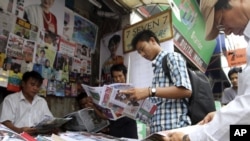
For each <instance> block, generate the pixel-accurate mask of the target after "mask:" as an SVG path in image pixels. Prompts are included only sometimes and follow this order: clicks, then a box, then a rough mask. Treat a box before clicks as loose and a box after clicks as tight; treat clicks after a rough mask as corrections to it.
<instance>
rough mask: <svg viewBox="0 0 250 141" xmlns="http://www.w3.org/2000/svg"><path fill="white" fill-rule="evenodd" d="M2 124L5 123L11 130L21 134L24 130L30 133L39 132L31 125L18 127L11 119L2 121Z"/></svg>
mask: <svg viewBox="0 0 250 141" xmlns="http://www.w3.org/2000/svg"><path fill="white" fill-rule="evenodd" d="M2 124H3V125H5V126H6V127H8V128H10V129H11V130H13V131H15V132H17V133H18V134H20V133H22V132H26V133H28V134H35V133H36V132H37V130H36V129H35V128H31V127H21V128H18V127H16V126H14V124H13V123H12V122H11V121H9V120H6V121H4V122H2Z"/></svg>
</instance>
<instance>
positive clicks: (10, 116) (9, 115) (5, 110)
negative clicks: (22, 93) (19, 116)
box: [0, 96, 15, 122]
mask: <svg viewBox="0 0 250 141" xmlns="http://www.w3.org/2000/svg"><path fill="white" fill-rule="evenodd" d="M14 115H15V114H14V107H13V105H12V104H11V99H10V98H9V97H8V96H7V97H6V98H5V99H4V101H3V102H2V104H1V115H0V122H4V121H6V120H9V121H11V122H13V121H14V119H15V116H14Z"/></svg>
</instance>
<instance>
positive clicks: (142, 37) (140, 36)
mask: <svg viewBox="0 0 250 141" xmlns="http://www.w3.org/2000/svg"><path fill="white" fill-rule="evenodd" d="M151 37H153V38H154V39H155V41H156V42H157V43H158V44H159V45H160V41H159V39H158V38H157V36H156V35H155V33H154V32H153V31H151V30H142V31H140V32H138V33H137V34H136V35H135V37H134V38H133V40H132V42H131V45H132V47H133V49H136V44H137V43H138V42H139V41H147V42H148V41H149V40H150V38H151Z"/></svg>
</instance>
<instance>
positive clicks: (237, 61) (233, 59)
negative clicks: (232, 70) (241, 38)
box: [227, 48, 247, 67]
mask: <svg viewBox="0 0 250 141" xmlns="http://www.w3.org/2000/svg"><path fill="white" fill-rule="evenodd" d="M227 62H228V66H229V67H234V66H241V65H244V64H246V63H247V58H246V48H240V49H236V50H231V51H227Z"/></svg>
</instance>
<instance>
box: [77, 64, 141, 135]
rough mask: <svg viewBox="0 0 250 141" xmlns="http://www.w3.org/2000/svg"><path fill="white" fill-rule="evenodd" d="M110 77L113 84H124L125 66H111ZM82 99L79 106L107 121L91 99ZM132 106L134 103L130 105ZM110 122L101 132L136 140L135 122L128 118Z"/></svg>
mask: <svg viewBox="0 0 250 141" xmlns="http://www.w3.org/2000/svg"><path fill="white" fill-rule="evenodd" d="M110 72H111V77H112V79H113V82H115V83H126V74H127V68H126V66H124V65H122V64H117V65H113V66H112V67H111V68H110ZM82 97H84V98H80V97H79V98H78V100H79V101H78V103H79V105H80V106H81V107H82V108H84V107H91V108H93V109H94V110H95V112H96V114H97V115H98V116H100V117H101V118H102V119H107V117H106V116H105V115H104V114H103V113H101V111H99V110H98V109H97V108H96V107H95V106H94V104H93V100H92V99H91V97H87V95H85V96H82ZM132 104H134V103H132ZM109 121H110V125H109V126H108V127H107V128H105V129H104V130H102V132H103V133H105V134H108V135H111V136H114V137H118V138H120V137H125V138H133V139H137V138H138V135H137V124H136V121H135V120H133V119H131V118H128V117H122V118H120V119H118V120H115V121H112V120H109Z"/></svg>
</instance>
